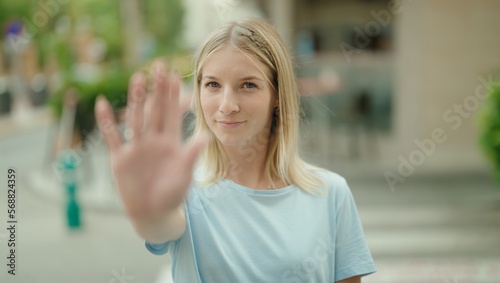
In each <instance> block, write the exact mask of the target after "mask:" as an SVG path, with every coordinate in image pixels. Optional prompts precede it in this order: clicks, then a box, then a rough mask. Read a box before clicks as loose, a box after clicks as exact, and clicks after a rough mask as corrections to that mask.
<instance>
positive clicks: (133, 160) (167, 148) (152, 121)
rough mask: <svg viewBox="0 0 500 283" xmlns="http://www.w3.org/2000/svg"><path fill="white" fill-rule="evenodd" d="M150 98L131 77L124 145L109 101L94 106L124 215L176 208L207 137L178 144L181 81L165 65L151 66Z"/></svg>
mask: <svg viewBox="0 0 500 283" xmlns="http://www.w3.org/2000/svg"><path fill="white" fill-rule="evenodd" d="M152 81H153V82H152V95H150V96H148V95H147V91H146V89H147V87H146V78H145V77H144V75H142V74H139V73H137V74H135V75H134V76H133V77H132V78H131V80H130V84H129V91H128V99H127V110H126V124H127V126H128V128H127V131H128V132H127V133H129V134H130V138H129V140H128V141H127V142H125V143H123V142H122V140H121V135H120V133H119V131H118V129H117V126H116V122H115V120H114V116H113V113H112V109H111V107H110V105H109V103H108V101H107V100H106V99H105V98H103V97H100V98H99V99H98V101H97V103H96V111H95V113H96V119H97V122H98V124H99V127H100V129H101V132H102V134H103V136H104V139H105V141H106V144H107V146H108V148H109V150H110V156H111V168H112V172H113V175H114V179H115V183H116V186H117V188H118V190H119V192H120V196H121V198H122V201H123V203H124V206H125V209H126V212H127V214H128V215H129V216H130V217H132V218H154V217H156V216H159V215H161V214H163V213H165V212H168V211H170V210H173V209H175V208H177V207H178V206H179V205H180V204H181V203H182V201H183V200H184V198H185V197H186V194H187V189H188V187H189V184H190V182H191V179H192V173H193V167H194V163H195V160H196V157H197V156H198V154H199V152H200V150H201V149H202V148H203V147H204V146H205V145H206V144H207V143H208V138H207V137H205V136H203V137H197V139H195V140H192V141H191V142H189V144H187V145H184V144H183V142H182V115H183V111H182V110H181V107H180V103H179V81H180V80H179V78H178V77H177V76H173V75H167V72H166V70H165V66H164V65H163V64H162V63H159V62H156V63H155V64H154V66H153V78H152Z"/></svg>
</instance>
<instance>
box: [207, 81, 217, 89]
mask: <svg viewBox="0 0 500 283" xmlns="http://www.w3.org/2000/svg"><path fill="white" fill-rule="evenodd" d="M206 86H207V87H214V88H217V87H219V84H218V83H216V82H209V83H207V84H206Z"/></svg>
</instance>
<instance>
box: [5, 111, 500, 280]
mask: <svg viewBox="0 0 500 283" xmlns="http://www.w3.org/2000/svg"><path fill="white" fill-rule="evenodd" d="M41 115H45V114H41ZM47 121H49V122H47V123H41V122H40V123H39V124H38V125H36V126H31V127H26V128H25V130H22V131H16V132H15V133H11V134H2V130H3V131H4V133H6V132H7V131H6V130H5V128H3V126H2V125H3V124H2V121H0V127H2V129H0V137H2V138H0V170H1V172H4V173H0V184H2V185H0V187H1V188H2V190H4V188H5V189H6V184H7V181H6V171H7V168H9V167H11V166H13V167H15V168H16V170H17V172H18V173H17V174H18V189H17V192H18V196H17V203H16V205H17V208H18V210H17V220H18V223H17V226H16V229H17V231H16V244H17V249H16V275H15V276H12V275H9V274H7V266H6V261H7V259H6V257H7V255H8V249H7V243H8V242H7V240H8V238H9V236H10V235H9V234H8V233H7V232H8V231H6V228H3V227H4V226H5V227H7V219H6V213H5V212H6V210H7V207H6V205H7V195H6V193H1V194H0V211H2V212H1V213H0V215H1V218H0V221H1V222H0V228H1V229H0V255H1V258H2V260H1V261H2V262H3V263H2V264H1V265H0V266H1V267H0V282H2V283H4V282H6V283H10V282H23V283H49V282H50V283H69V282H71V283H83V282H92V283H113V282H116V283H118V282H119V283H125V282H127V283H129V282H140V283H159V282H162V283H163V282H164V283H167V282H168V281H169V280H168V279H166V278H168V276H169V274H168V273H165V272H167V270H168V266H169V264H170V260H169V258H168V256H154V255H151V254H149V253H148V252H147V251H146V249H145V248H144V244H143V241H142V239H140V237H139V236H138V235H137V234H136V233H135V232H134V230H133V228H132V226H131V224H130V222H129V221H128V220H127V219H126V217H125V216H124V215H123V213H122V210H121V208H120V205H119V203H117V202H116V196H115V195H114V194H113V193H112V190H110V191H107V192H105V193H103V194H102V195H101V197H98V196H95V195H97V194H96V193H95V192H96V191H99V190H98V189H96V188H95V187H96V186H105V185H103V184H106V182H107V181H106V180H105V181H102V182H100V183H98V185H95V184H94V183H88V184H87V187H88V188H86V189H83V190H87V191H92V190H94V193H87V195H88V196H91V197H88V198H87V199H85V200H84V201H83V203H82V207H83V208H82V223H83V225H82V227H81V229H78V230H70V229H68V228H67V225H66V219H65V215H64V209H65V204H64V201H63V198H62V197H60V196H61V195H62V193H63V188H62V187H60V186H58V185H57V182H49V181H47V180H44V178H43V175H44V174H46V176H47V178H46V179H49V178H50V177H48V176H49V175H50V170H47V165H48V164H50V158H49V156H50V155H49V154H48V152H49V148H50V140H51V137H52V136H53V127H54V125H53V124H51V123H50V119H48V120H47ZM5 123H6V124H9V123H7V122H5ZM11 127H12V126H11ZM16 129H17V127H16ZM96 152H97V149H96ZM321 162H323V161H321ZM321 162H319V163H321ZM370 164H374V163H372V162H370V161H369V160H368V161H367V160H365V159H363V158H361V159H357V160H350V159H348V158H340V159H339V160H338V161H337V162H336V163H335V165H331V168H330V169H332V170H335V171H337V172H339V173H341V174H342V175H344V176H346V177H347V179H348V182H349V185H350V187H351V190H352V192H353V194H354V197H355V199H356V202H357V205H358V209H359V213H360V216H361V219H362V221H363V225H364V229H365V233H366V237H367V241H368V243H369V245H370V249H371V251H372V254H373V256H374V259H375V261H376V264H377V267H378V272H377V273H375V274H374V275H370V276H368V277H366V278H364V279H363V282H365V283H392V282H405V283H406V282H415V283H417V282H418V283H427V282H432V283H433V282H440V283H459V282H460V283H462V282H463V283H465V282H466V283H475V282H478V283H490V282H491V283H493V282H496V283H499V282H500V186H499V185H498V184H496V183H495V182H494V181H493V180H492V178H491V176H490V175H489V173H488V172H481V171H479V172H477V171H475V172H461V173H460V174H458V173H457V174H454V173H435V174H427V175H416V176H412V177H411V178H408V179H407V180H406V181H405V183H403V184H400V185H399V186H398V188H397V190H391V189H390V188H389V186H388V185H387V183H386V182H385V180H384V178H383V176H382V175H381V174H378V173H377V170H378V169H377V170H372V171H373V172H372V174H364V173H363V174H360V173H359V171H358V170H354V169H353V168H365V169H366V168H369V167H373V166H370ZM366 170H369V169H366ZM44 172H45V173H44ZM363 172H365V171H363ZM447 172H449V170H448V171H447ZM40 176H42V177H40ZM93 186H94V188H90V187H93ZM58 192H59V193H58ZM57 196H59V197H57ZM103 198H104V199H105V201H101V202H100V203H98V204H96V203H93V202H94V201H97V200H98V199H103Z"/></svg>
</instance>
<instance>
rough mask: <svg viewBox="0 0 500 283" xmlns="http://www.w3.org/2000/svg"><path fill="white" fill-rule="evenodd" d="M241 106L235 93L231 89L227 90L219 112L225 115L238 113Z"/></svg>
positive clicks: (223, 95)
mask: <svg viewBox="0 0 500 283" xmlns="http://www.w3.org/2000/svg"><path fill="white" fill-rule="evenodd" d="M239 110H240V109H239V106H238V102H237V100H236V98H235V97H234V93H233V91H232V90H231V89H225V90H224V92H223V94H222V101H221V102H220V105H219V111H220V112H221V113H222V114H224V115H229V114H231V113H234V112H238V111H239Z"/></svg>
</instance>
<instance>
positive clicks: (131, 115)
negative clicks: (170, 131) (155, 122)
mask: <svg viewBox="0 0 500 283" xmlns="http://www.w3.org/2000/svg"><path fill="white" fill-rule="evenodd" d="M145 101H146V78H145V77H144V75H143V74H141V73H136V74H134V75H133V76H132V78H131V79H130V84H129V88H128V97H127V116H126V124H127V126H128V127H130V129H131V130H132V131H133V134H134V138H137V137H139V135H140V133H141V131H142V128H143V126H144V104H145Z"/></svg>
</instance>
